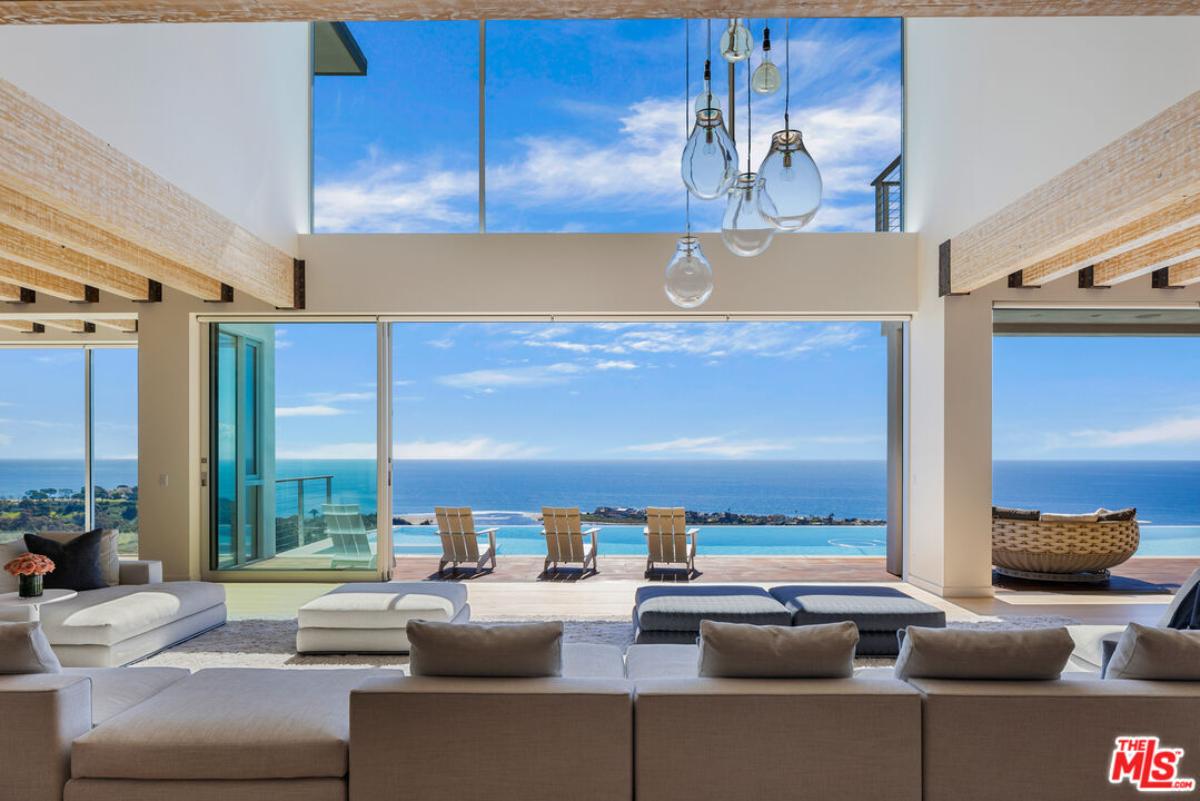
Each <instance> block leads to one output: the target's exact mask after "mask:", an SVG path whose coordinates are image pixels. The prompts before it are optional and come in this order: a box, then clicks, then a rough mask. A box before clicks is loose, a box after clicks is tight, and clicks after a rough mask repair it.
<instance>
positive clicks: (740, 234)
mask: <svg viewBox="0 0 1200 801" xmlns="http://www.w3.org/2000/svg"><path fill="white" fill-rule="evenodd" d="M750 83H751V78H750V65H749V64H747V65H746V172H744V173H742V174H741V175H739V176H738V177H737V181H736V182H735V183H734V184H733V186H732V187H730V189H729V197H728V200H727V201H726V206H725V216H724V217H722V218H721V241H722V242H724V243H725V247H727V248H729V250H730V252H731V253H733V254H734V255H736V256H757V255H758V254H760V253H762V252H763V251H765V250H766V249H767V248H768V247H770V245H771V240H772V239H773V238H774V237H775V226H774V225H772V224H771V223H770V221H768V220H766V219H765V218H764V217H763V216H762V212H761V211H760V209H759V202H758V192H759V181H758V176H757V175H755V174H754V173H753V172H750V164H751V163H752V162H751V143H752V141H753V140H752V137H753V135H754V127H753V123H754V118H753V117H752V116H751V113H750V111H751V109H750V97H751V94H752V93H751V92H750Z"/></svg>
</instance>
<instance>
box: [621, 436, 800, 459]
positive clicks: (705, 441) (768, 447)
mask: <svg viewBox="0 0 1200 801" xmlns="http://www.w3.org/2000/svg"><path fill="white" fill-rule="evenodd" d="M624 450H627V451H632V452H634V453H663V454H667V453H678V454H693V455H697V456H720V457H723V458H727V459H744V458H746V457H748V456H757V455H759V454H762V453H772V452H778V451H786V450H791V446H790V445H787V444H784V443H782V442H779V441H778V440H775V441H769V440H761V439H756V440H730V439H727V438H725V437H681V438H679V439H672V440H667V441H665V442H646V443H642V444H640V445H626V446H625V448H624Z"/></svg>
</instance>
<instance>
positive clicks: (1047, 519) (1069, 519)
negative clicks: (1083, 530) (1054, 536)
mask: <svg viewBox="0 0 1200 801" xmlns="http://www.w3.org/2000/svg"><path fill="white" fill-rule="evenodd" d="M1098 519H1099V518H1098V517H1097V516H1096V515H1095V514H1090V515H1059V514H1054V513H1043V514H1042V517H1041V520H1042V522H1043V523H1095V522H1096V521H1097V520H1098Z"/></svg>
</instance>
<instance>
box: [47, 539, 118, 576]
mask: <svg viewBox="0 0 1200 801" xmlns="http://www.w3.org/2000/svg"><path fill="white" fill-rule="evenodd" d="M82 533H83V532H81V531H39V532H37V535H38V536H39V537H45V538H46V539H48V540H54V541H55V542H57V543H59V544H60V545H65V544H66V543H68V542H71V541H72V540H74V539H75V538H76V537H78V536H79V535H80V534H82ZM100 573H101V575H102V576H103V578H104V583H105V584H107V585H108V586H110V587H111V586H113V585H115V584H120V583H121V556H120V554H118V553H117V530H116V529H115V528H106V529H104V530H103V534H102V535H101V537H100Z"/></svg>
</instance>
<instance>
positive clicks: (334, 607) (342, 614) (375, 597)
mask: <svg viewBox="0 0 1200 801" xmlns="http://www.w3.org/2000/svg"><path fill="white" fill-rule="evenodd" d="M466 604H467V588H466V587H465V586H463V585H462V584H452V583H445V582H433V581H417V582H375V583H363V584H343V585H342V586H340V587H336V588H335V589H333V590H331V591H329V592H327V593H325V594H324V595H322V596H320V597H318V598H314V599H312V600H311V601H309V602H308V603H306V604H304V605H303V606H301V607H300V611H299V613H298V615H297V618H298V622H299V624H300V628H331V629H402V628H404V626H405V624H406V623H408V621H410V620H434V621H448V620H453V619H454V618H455V617H456V616H457V615H458V613H459V612H461V611H462V608H463V607H464V606H466Z"/></svg>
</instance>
